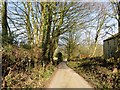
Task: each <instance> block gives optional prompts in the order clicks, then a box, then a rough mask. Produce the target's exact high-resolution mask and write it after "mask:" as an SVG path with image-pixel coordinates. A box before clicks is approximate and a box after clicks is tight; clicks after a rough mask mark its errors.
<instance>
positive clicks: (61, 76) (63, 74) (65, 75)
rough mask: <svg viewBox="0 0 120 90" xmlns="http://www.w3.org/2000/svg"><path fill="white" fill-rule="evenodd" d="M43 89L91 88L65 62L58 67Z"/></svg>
mask: <svg viewBox="0 0 120 90" xmlns="http://www.w3.org/2000/svg"><path fill="white" fill-rule="evenodd" d="M45 88H91V89H92V88H93V87H91V86H90V85H89V84H88V82H87V81H85V80H84V78H83V77H81V76H79V75H78V74H77V73H76V72H75V71H73V70H72V69H71V68H69V67H68V66H67V65H66V63H65V62H62V63H60V64H59V65H58V67H57V69H56V71H55V72H54V73H53V75H52V77H51V78H50V80H49V81H48V82H47V84H46V85H45Z"/></svg>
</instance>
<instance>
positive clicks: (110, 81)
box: [68, 59, 120, 90]
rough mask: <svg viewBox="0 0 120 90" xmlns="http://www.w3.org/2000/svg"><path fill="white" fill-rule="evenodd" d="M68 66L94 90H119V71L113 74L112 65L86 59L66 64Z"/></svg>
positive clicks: (100, 60)
mask: <svg viewBox="0 0 120 90" xmlns="http://www.w3.org/2000/svg"><path fill="white" fill-rule="evenodd" d="M68 66H69V67H71V68H72V69H73V70H75V71H76V72H77V73H78V74H80V75H81V76H83V77H84V78H85V79H86V80H87V81H88V82H89V83H90V84H91V85H92V86H93V87H94V88H95V89H102V90H103V89H104V90H109V89H115V90H116V89H119V88H120V69H119V68H117V71H116V72H113V69H114V67H113V63H104V60H102V59H99V60H97V59H93V60H90V59H86V60H79V61H77V62H72V61H70V62H68Z"/></svg>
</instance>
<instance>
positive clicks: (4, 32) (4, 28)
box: [2, 2, 8, 44]
mask: <svg viewBox="0 0 120 90" xmlns="http://www.w3.org/2000/svg"><path fill="white" fill-rule="evenodd" d="M2 43H3V44H5V43H8V30H7V2H3V5H2Z"/></svg>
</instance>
